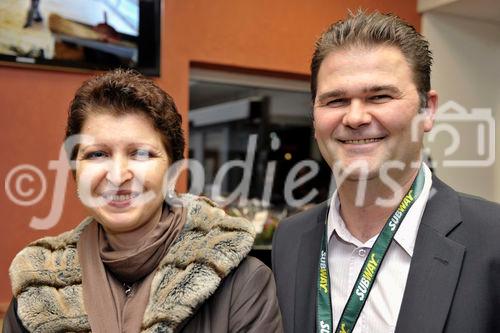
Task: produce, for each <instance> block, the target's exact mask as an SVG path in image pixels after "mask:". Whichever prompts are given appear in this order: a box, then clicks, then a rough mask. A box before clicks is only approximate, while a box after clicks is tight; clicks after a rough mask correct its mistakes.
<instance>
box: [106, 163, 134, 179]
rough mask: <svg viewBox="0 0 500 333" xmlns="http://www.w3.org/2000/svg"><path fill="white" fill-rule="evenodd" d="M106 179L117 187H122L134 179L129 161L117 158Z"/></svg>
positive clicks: (109, 168)
mask: <svg viewBox="0 0 500 333" xmlns="http://www.w3.org/2000/svg"><path fill="white" fill-rule="evenodd" d="M106 179H107V180H108V181H109V182H110V183H112V184H113V185H115V186H120V185H122V184H123V183H125V182H126V181H128V180H130V179H132V171H131V170H130V166H129V161H128V159H127V158H125V157H123V156H115V157H114V158H113V159H112V160H111V161H110V165H109V167H108V170H107V174H106Z"/></svg>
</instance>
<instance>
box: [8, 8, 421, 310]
mask: <svg viewBox="0 0 500 333" xmlns="http://www.w3.org/2000/svg"><path fill="white" fill-rule="evenodd" d="M373 5H374V2H373V1H371V0H357V1H355V0H350V1H342V2H340V1H331V0H315V1H303V0H275V1H268V0H254V1H231V0H217V1H216V0H190V1H184V0H166V1H165V6H164V28H163V36H162V70H161V77H160V78H159V79H158V80H157V81H158V83H159V84H160V85H161V86H162V87H163V88H165V89H166V90H167V91H168V92H169V93H170V94H171V95H172V96H173V97H174V99H175V100H176V102H177V104H178V106H179V109H180V110H181V112H182V114H183V116H184V118H185V117H186V115H187V112H188V89H189V88H188V80H189V77H188V76H189V67H190V64H191V63H192V62H197V63H205V64H215V65H224V66H230V67H239V68H244V69H248V70H258V71H261V70H262V71H268V72H269V71H270V72H282V73H290V74H299V75H307V74H308V67H309V64H308V63H309V58H310V55H311V53H312V47H313V42H314V40H315V38H316V37H317V36H318V35H319V34H320V33H321V31H322V30H324V29H325V28H326V26H327V25H328V24H330V23H331V22H333V21H335V20H337V19H340V18H341V17H343V16H344V15H345V13H346V10H347V9H348V8H352V9H357V8H359V7H361V8H368V9H373ZM376 5H377V8H378V9H379V10H380V11H382V12H394V13H396V14H398V15H400V16H401V17H403V18H405V19H407V20H408V21H410V22H412V23H413V24H414V25H416V26H417V27H418V26H419V21H420V18H419V15H418V13H417V12H416V1H415V0H409V1H398V2H396V1H393V0H380V1H377V2H376ZM88 77H89V74H79V73H63V72H57V71H43V70H33V69H20V68H9V67H0V96H1V97H0V126H1V127H0V128H1V131H0V132H1V133H2V140H1V143H0V145H1V152H2V159H1V165H0V175H1V176H2V178H3V179H5V177H6V176H7V173H8V172H9V171H10V170H12V169H13V168H14V167H16V166H17V165H20V164H23V163H28V164H33V165H35V166H37V167H38V168H40V169H41V170H43V172H44V175H45V176H46V177H47V195H45V196H44V197H43V199H42V200H41V201H40V202H39V203H38V204H36V205H33V206H27V207H21V206H18V205H16V204H14V203H13V202H12V201H11V200H9V199H8V198H7V196H6V194H5V192H2V195H1V197H0V207H2V212H3V222H2V225H1V227H0V228H2V230H1V232H0V251H1V253H2V256H1V257H0V303H5V302H8V301H9V299H10V297H11V294H10V291H9V290H10V287H9V280H8V276H7V270H8V267H9V264H10V262H11V260H12V258H13V256H14V255H15V253H16V252H18V251H19V250H20V249H21V248H22V247H23V246H24V245H25V244H26V243H28V242H29V241H32V240H34V239H36V238H39V237H42V236H45V235H55V234H58V233H60V232H61V231H63V230H66V229H69V228H71V227H73V226H75V225H76V224H77V223H78V222H79V221H80V220H81V218H82V217H83V216H84V211H83V209H82V208H81V206H80V205H79V204H78V202H77V200H76V199H75V198H74V197H75V196H74V194H73V193H74V185H73V183H72V182H71V181H70V182H69V188H68V191H67V193H68V194H67V196H65V198H66V199H67V200H65V204H64V209H63V213H62V219H61V222H60V223H58V224H57V225H56V226H55V227H53V228H51V229H49V230H45V231H37V230H33V229H31V228H29V221H30V219H31V217H32V216H38V217H45V216H46V215H47V214H48V212H49V210H50V208H51V205H52V198H51V197H52V196H51V191H52V189H53V187H54V186H53V184H54V179H55V172H54V171H50V170H48V169H47V166H48V161H49V160H55V159H57V157H58V151H59V147H60V143H61V139H62V137H63V133H64V126H65V114H66V109H67V106H68V102H69V101H70V100H71V97H72V94H73V92H74V91H75V89H76V88H77V87H78V86H79V85H80V84H81V82H82V81H83V80H84V79H86V78H88ZM184 124H185V128H187V122H185V123H184ZM25 185H30V184H28V183H26V184H25ZM33 185H34V186H37V185H38V186H39V184H33ZM24 190H28V188H25V189H24Z"/></svg>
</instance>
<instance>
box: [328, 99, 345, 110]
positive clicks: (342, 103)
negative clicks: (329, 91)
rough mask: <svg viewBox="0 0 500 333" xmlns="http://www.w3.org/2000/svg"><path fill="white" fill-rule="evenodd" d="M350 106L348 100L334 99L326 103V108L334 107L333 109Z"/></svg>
mask: <svg viewBox="0 0 500 333" xmlns="http://www.w3.org/2000/svg"><path fill="white" fill-rule="evenodd" d="M348 104H349V100H348V99H347V98H336V99H332V100H330V101H327V102H326V103H325V105H326V106H329V107H332V108H338V107H341V106H346V105H348Z"/></svg>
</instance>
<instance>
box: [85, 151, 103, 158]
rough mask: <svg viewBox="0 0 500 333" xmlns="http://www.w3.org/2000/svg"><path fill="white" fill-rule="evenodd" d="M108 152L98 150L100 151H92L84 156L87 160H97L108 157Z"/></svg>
mask: <svg viewBox="0 0 500 333" xmlns="http://www.w3.org/2000/svg"><path fill="white" fill-rule="evenodd" d="M106 156H107V155H106V153H105V152H103V151H101V150H98V151H91V152H89V153H87V154H85V156H84V158H85V159H87V160H97V159H101V158H104V157H106Z"/></svg>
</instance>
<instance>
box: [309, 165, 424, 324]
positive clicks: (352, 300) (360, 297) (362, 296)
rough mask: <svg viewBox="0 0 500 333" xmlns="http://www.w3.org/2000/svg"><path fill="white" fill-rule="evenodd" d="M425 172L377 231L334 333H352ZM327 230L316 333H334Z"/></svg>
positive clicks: (320, 262)
mask: <svg viewBox="0 0 500 333" xmlns="http://www.w3.org/2000/svg"><path fill="white" fill-rule="evenodd" d="M424 179H425V176H424V171H423V168H420V170H419V172H418V175H417V177H416V178H415V180H414V181H413V184H412V185H411V188H410V190H409V191H408V193H406V195H405V196H404V197H403V200H401V202H400V204H399V206H398V207H397V208H396V209H395V210H394V212H393V213H392V215H391V216H390V217H389V219H388V220H387V222H386V223H385V225H384V228H383V229H382V231H381V232H380V234H379V236H378V237H377V240H376V241H375V243H374V244H373V247H372V249H371V250H370V252H369V253H368V256H367V258H366V260H365V263H364V264H363V267H362V268H361V271H360V273H359V275H358V279H357V280H356V283H355V284H354V288H353V289H352V291H351V295H350V296H349V299H348V300H347V303H346V305H345V307H344V311H343V312H342V316H341V317H340V320H339V324H338V325H337V329H336V330H335V332H336V333H351V332H352V331H353V330H354V326H355V325H356V322H357V321H358V318H359V315H360V313H361V310H362V309H363V306H364V305H365V303H366V299H367V298H368V295H369V294H370V290H371V288H372V286H373V282H374V281H375V278H376V277H377V273H378V270H379V268H380V266H381V265H382V261H383V260H384V257H385V254H386V253H387V250H388V249H389V246H390V245H391V242H392V239H393V238H394V235H395V234H396V232H397V231H398V229H399V226H400V225H401V222H402V221H403V219H404V218H405V216H406V214H407V213H408V211H409V210H410V207H411V206H412V205H413V204H414V203H415V201H416V200H417V198H418V196H419V195H420V193H421V192H422V188H423V186H424ZM327 239H328V238H327V227H326V226H325V232H324V234H323V240H322V242H321V254H320V258H319V270H318V297H317V318H316V320H317V322H316V332H317V333H331V332H333V318H332V317H333V316H332V303H331V298H330V273H329V270H328V250H327V249H328V245H327Z"/></svg>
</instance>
